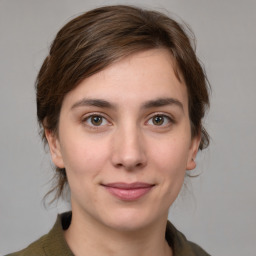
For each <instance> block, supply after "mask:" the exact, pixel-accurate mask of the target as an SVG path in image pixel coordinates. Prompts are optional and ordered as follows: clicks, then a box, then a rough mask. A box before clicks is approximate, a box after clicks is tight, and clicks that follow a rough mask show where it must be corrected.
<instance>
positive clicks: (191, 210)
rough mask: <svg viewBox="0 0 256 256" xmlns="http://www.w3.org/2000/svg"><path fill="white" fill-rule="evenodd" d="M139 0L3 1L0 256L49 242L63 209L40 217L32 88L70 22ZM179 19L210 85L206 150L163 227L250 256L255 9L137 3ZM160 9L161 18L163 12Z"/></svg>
mask: <svg viewBox="0 0 256 256" xmlns="http://www.w3.org/2000/svg"><path fill="white" fill-rule="evenodd" d="M116 3H122V4H137V2H136V1H120V0H119V1H106V0H105V1H103V0H94V1H85V0H75V1H74V0H73V1H71V0H69V1H68V0H62V1H61V0H45V1H42V0H41V1H39V0H16V1H15V0H1V1H0V116H1V121H0V161H1V172H0V254H1V253H2V254H5V253H7V252H11V251H15V250H18V249H21V248H23V247H24V246H26V245H27V244H28V243H30V242H32V241H33V240H35V239H36V238H38V237H39V236H41V235H42V234H44V233H46V232H47V231H48V230H49V229H50V227H51V226H52V224H53V222H54V221H55V217H56V213H57V212H61V211H63V210H65V209H67V208H68V206H67V204H65V203H59V204H58V205H57V206H54V205H53V206H51V207H48V208H47V209H46V208H44V206H43V203H42V197H43V196H44V194H45V193H46V192H47V190H48V189H49V185H50V184H49V182H48V181H49V179H50V177H51V174H52V170H51V164H50V160H49V155H47V154H46V153H45V151H44V149H43V145H42V143H41V141H40V138H39V136H38V134H37V132H38V130H37V123H36V106H35V95H34V94H35V93H34V80H35V77H36V74H37V72H38V70H39V68H40V65H41V64H42V60H43V58H44V57H45V56H46V54H47V50H48V47H49V46H50V43H51V41H52V40H53V38H54V36H55V34H56V32H57V31H58V30H59V29H60V27H61V26H63V25H64V24H65V23H66V22H67V21H68V20H69V19H70V17H74V16H76V15H77V14H79V13H81V12H84V11H86V10H89V9H91V8H94V7H98V6H101V5H105V4H116ZM139 5H140V6H144V7H149V8H153V9H156V10H160V11H165V12H167V11H168V12H169V13H170V14H171V15H172V16H174V17H176V18H177V19H178V20H179V19H184V20H185V21H186V22H187V23H188V24H190V26H191V27H192V29H193V31H194V33H195V34H196V38H197V53H198V55H199V57H200V59H201V60H202V62H203V63H204V64H205V68H206V70H207V73H208V77H209V80H210V82H211V85H212V100H211V110H210V112H209V114H208V116H207V119H206V126H207V127H208V130H209V133H210V134H211V137H212V141H211V145H210V148H209V149H208V150H207V151H205V152H204V153H202V154H200V155H199V156H198V159H197V162H198V168H197V173H201V175H200V176H199V178H193V179H187V181H186V186H185V188H184V189H183V190H182V192H181V195H180V197H179V198H178V200H177V201H176V202H175V204H174V206H173V207H172V208H171V210H170V219H171V220H172V221H173V222H174V224H175V225H176V226H177V227H178V228H179V229H181V230H182V231H183V232H184V233H185V234H186V236H187V237H188V238H189V239H191V240H193V241H196V242H197V243H198V244H200V245H201V246H202V247H203V248H205V249H206V250H207V251H209V252H210V253H211V254H212V255H220V256H222V255H223V256H236V255H246V256H255V255H256V185H255V181H256V132H255V127H256V86H255V81H256V33H255V32H256V29H255V26H256V2H255V1H254V0H251V1H250V0H244V1H239V0H223V1H221V0H217V1H212V0H187V1H185V0H158V1H156V0H151V1H150V0H144V1H143V0H140V1H139ZM166 10H167V11H166Z"/></svg>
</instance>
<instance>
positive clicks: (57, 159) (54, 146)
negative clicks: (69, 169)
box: [44, 129, 65, 168]
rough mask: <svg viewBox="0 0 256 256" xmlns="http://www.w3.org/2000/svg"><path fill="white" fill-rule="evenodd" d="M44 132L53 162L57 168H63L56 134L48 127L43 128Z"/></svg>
mask: <svg viewBox="0 0 256 256" xmlns="http://www.w3.org/2000/svg"><path fill="white" fill-rule="evenodd" d="M44 132H45V136H46V138H47V141H48V145H49V148H50V152H51V157H52V161H53V163H54V164H55V165H56V166H57V167H59V168H64V167H65V166H64V162H63V158H62V154H61V150H60V143H59V140H58V138H57V135H56V134H55V133H54V132H53V131H50V130H48V129H45V130H44Z"/></svg>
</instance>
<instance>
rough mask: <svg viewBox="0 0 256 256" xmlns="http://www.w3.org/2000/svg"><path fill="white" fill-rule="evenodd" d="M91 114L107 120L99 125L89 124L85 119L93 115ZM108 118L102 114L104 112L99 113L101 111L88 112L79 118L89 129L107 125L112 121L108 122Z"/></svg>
mask: <svg viewBox="0 0 256 256" xmlns="http://www.w3.org/2000/svg"><path fill="white" fill-rule="evenodd" d="M93 116H99V117H101V118H102V119H104V120H106V121H107V124H103V125H99V126H96V125H95V126H94V125H89V124H88V123H86V121H87V120H88V119H89V118H91V117H93ZM109 119H110V118H109V117H108V116H107V115H106V114H104V113H101V112H90V113H87V114H85V115H83V116H82V118H81V122H82V123H83V124H84V125H86V126H87V127H89V128H91V129H100V128H103V127H105V126H108V125H111V124H112V123H111V122H110V120H109Z"/></svg>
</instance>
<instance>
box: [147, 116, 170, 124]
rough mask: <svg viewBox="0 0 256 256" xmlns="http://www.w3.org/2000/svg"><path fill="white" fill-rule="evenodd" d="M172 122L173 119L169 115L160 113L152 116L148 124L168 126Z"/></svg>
mask: <svg viewBox="0 0 256 256" xmlns="http://www.w3.org/2000/svg"><path fill="white" fill-rule="evenodd" d="M171 122H172V119H171V118H170V117H169V116H166V115H161V114H158V115H154V116H153V117H151V118H150V119H149V121H148V124H149V125H154V126H167V125H168V124H170V123H171Z"/></svg>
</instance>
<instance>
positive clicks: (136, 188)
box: [103, 182, 154, 201]
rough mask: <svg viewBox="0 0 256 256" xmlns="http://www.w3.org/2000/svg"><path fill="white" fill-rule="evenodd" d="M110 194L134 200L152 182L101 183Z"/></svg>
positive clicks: (141, 195) (140, 195)
mask: <svg viewBox="0 0 256 256" xmlns="http://www.w3.org/2000/svg"><path fill="white" fill-rule="evenodd" d="M103 186H104V187H105V188H106V189H107V191H108V192H110V194H112V195H113V196H115V197H117V198H118V199H121V200H123V201H135V200H138V199H139V198H141V197H143V196H144V195H146V194H147V193H148V192H149V191H150V190H151V189H152V188H153V187H154V184H149V183H144V182H134V183H125V182H115V183H108V184H103Z"/></svg>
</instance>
